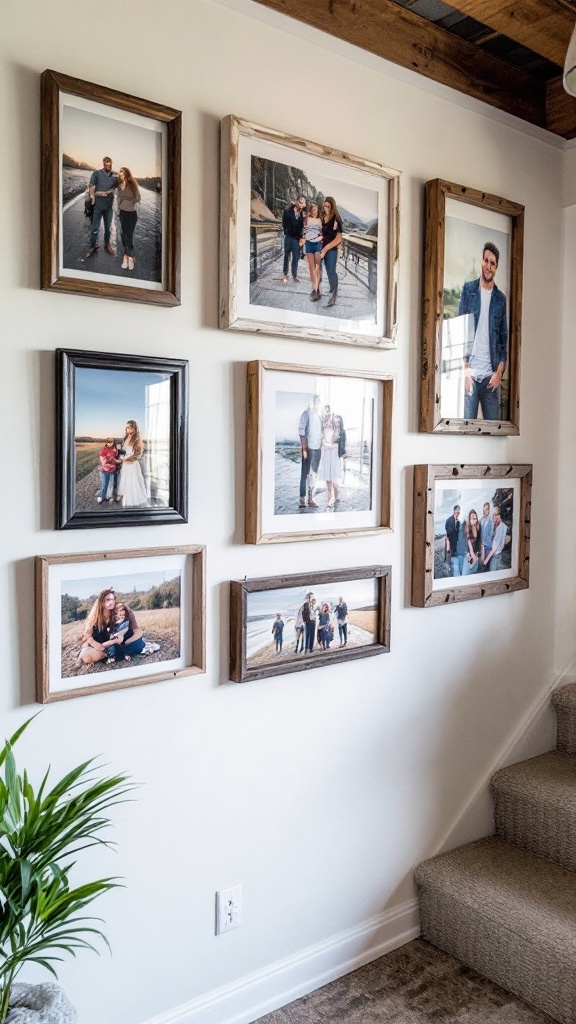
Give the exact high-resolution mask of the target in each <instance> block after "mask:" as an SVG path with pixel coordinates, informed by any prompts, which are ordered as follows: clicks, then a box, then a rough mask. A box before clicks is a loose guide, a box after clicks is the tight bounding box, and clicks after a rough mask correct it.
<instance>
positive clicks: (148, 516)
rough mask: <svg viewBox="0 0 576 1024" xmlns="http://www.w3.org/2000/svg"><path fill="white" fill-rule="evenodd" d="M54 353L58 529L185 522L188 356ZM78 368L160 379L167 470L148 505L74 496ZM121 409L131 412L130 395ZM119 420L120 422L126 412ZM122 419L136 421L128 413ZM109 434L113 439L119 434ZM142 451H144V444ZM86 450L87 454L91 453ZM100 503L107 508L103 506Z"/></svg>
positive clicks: (144, 382)
mask: <svg viewBox="0 0 576 1024" xmlns="http://www.w3.org/2000/svg"><path fill="white" fill-rule="evenodd" d="M55 355H56V529H59V530H82V529H95V528H100V527H118V526H153V525H161V524H164V523H186V522H188V360H186V359H169V358H164V357H161V358H160V357H155V356H134V355H127V354H118V353H109V352H106V353H105V352H85V351H81V350H77V349H56V354H55ZM81 370H93V371H95V373H97V372H101V373H103V374H104V373H113V374H116V373H122V372H124V373H127V374H128V373H129V374H131V375H134V374H136V375H138V374H142V375H143V376H142V387H144V386H147V383H148V381H149V380H154V379H159V380H160V379H162V383H163V384H164V389H163V399H165V397H166V394H169V409H168V411H167V413H166V411H164V413H163V419H164V423H165V424H166V425H167V430H168V435H169V437H168V454H167V456H166V455H165V456H164V459H163V466H164V470H165V471H166V470H167V474H168V481H167V483H164V485H163V489H162V493H163V494H165V495H166V497H165V498H164V499H162V500H158V499H155V498H154V499H153V498H152V497H151V498H150V502H151V503H150V505H149V506H148V505H145V506H137V507H124V506H123V505H122V504H120V503H119V502H118V503H117V502H116V501H114V502H112V503H111V502H110V501H109V500H105V501H104V502H103V503H102V504H97V501H98V499H97V496H96V493H97V492H96V491H94V492H93V496H92V498H90V499H89V500H88V502H86V501H84V502H80V501H79V500H78V482H79V481H78V477H77V454H78V438H77V412H78V409H77V394H78V387H77V375H78V372H79V371H81ZM146 375H147V376H146ZM111 379H114V378H111ZM131 380H134V377H131ZM102 383H103V384H104V383H106V378H103V382H102ZM127 383H128V382H127ZM166 384H167V385H168V387H167V388H166V386H165V385H166ZM102 393H104V392H102ZM119 412H121V413H122V414H125V413H126V412H128V414H129V413H130V402H129V401H128V398H127V401H126V407H125V408H124V409H122V410H119ZM117 418H118V419H119V420H121V421H123V419H124V415H122V416H118V417H117ZM126 418H127V419H129V418H133V419H135V417H133V416H132V417H131V416H130V415H128V416H126ZM110 426H111V428H112V427H113V426H114V424H112V423H111V424H110ZM107 436H108V435H107ZM111 436H112V437H113V438H114V439H115V438H116V437H117V436H118V432H116V434H114V433H113V434H112V435H111ZM101 441H102V437H100V438H95V437H92V438H91V439H90V437H87V436H86V435H84V441H83V442H82V443H83V444H85V445H87V447H89V446H90V445H93V446H95V445H96V444H100V443H101ZM145 442H146V439H145ZM144 452H145V453H146V443H144ZM93 453H94V463H95V465H94V467H93V469H92V470H90V473H94V474H95V473H96V469H97V468H98V459H97V450H96V448H95V447H94V448H93ZM88 454H89V455H90V456H91V454H92V452H89V453H88ZM143 476H144V474H143ZM99 477H100V474H99V472H98V477H96V475H95V477H94V481H93V482H94V485H95V486H96V487H97V485H98V479H99ZM150 493H151V490H150ZM81 504H84V505H86V504H88V506H89V507H80V506H81ZM103 505H104V506H105V507H102V506H103Z"/></svg>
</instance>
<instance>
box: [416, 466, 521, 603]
mask: <svg viewBox="0 0 576 1024" xmlns="http://www.w3.org/2000/svg"><path fill="white" fill-rule="evenodd" d="M497 483H498V481H496V482H494V481H492V482H491V484H490V487H487V486H482V485H481V484H480V482H478V481H474V482H473V486H472V487H467V488H465V487H463V488H462V489H461V490H456V489H455V488H454V487H453V486H446V485H437V490H436V508H435V515H434V579H435V581H438V580H441V581H446V580H448V579H452V578H453V577H462V579H460V580H459V582H460V583H466V582H468V583H472V582H478V581H479V579H478V578H479V576H480V575H481V574H482V575H483V574H487V573H490V574H492V573H504V572H507V573H508V574H510V571H511V569H512V567H513V562H514V561H515V554H514V544H513V540H514V539H515V532H516V524H515V523H514V488H512V487H509V486H508V487H501V486H497ZM484 578H486V577H484ZM489 578H492V577H489Z"/></svg>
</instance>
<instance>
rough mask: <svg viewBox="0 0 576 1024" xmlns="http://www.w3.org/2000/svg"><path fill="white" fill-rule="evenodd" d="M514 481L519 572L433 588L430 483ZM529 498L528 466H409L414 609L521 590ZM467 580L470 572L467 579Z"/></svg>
mask: <svg viewBox="0 0 576 1024" xmlns="http://www.w3.org/2000/svg"><path fill="white" fill-rule="evenodd" d="M458 479H461V480H478V483H479V484H480V483H482V481H489V480H491V479H492V480H501V479H506V480H519V481H520V508H519V509H518V519H517V529H518V531H519V537H518V542H519V543H518V574H517V575H516V576H513V577H507V578H504V579H502V580H490V581H488V580H485V579H483V577H482V575H479V576H475V577H474V580H476V579H478V583H474V584H472V585H466V586H463V585H462V584H460V585H458V583H456V580H457V579H458V578H459V577H454V580H455V584H454V586H453V587H450V588H446V589H442V590H433V589H432V588H433V581H434V511H435V482H436V481H437V480H453V481H457V480H458ZM531 500H532V466H529V465H515V464H511V463H507V464H503V465H492V464H491V465H489V466H488V465H457V466H450V465H437V466H431V465H424V466H414V508H413V525H412V604H413V605H416V606H417V607H418V608H430V607H432V606H433V605H439V604H452V603H454V602H456V601H470V600H474V599H476V598H480V597H490V596H491V595H493V594H508V593H511V592H513V591H516V590H526V589H527V588H528V586H529V581H530V516H531ZM466 578H467V579H468V580H470V579H472V577H471V576H468V577H466Z"/></svg>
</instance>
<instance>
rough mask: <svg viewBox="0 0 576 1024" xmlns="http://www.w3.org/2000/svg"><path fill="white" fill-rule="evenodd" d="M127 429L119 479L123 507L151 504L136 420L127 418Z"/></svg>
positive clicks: (142, 448) (121, 453)
mask: <svg viewBox="0 0 576 1024" xmlns="http://www.w3.org/2000/svg"><path fill="white" fill-rule="evenodd" d="M125 429H126V433H125V436H124V440H123V441H122V448H121V450H120V477H119V479H118V492H119V494H120V495H121V500H122V507H124V506H126V505H131V506H134V505H149V504H150V500H149V497H148V492H147V490H146V484H145V483H144V477H143V476H142V468H141V466H140V459H141V458H142V455H143V453H144V444H143V441H142V438H141V437H140V431H139V429H138V424H137V423H136V420H127V421H126V428H125Z"/></svg>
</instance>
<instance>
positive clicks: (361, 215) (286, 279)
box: [250, 155, 378, 323]
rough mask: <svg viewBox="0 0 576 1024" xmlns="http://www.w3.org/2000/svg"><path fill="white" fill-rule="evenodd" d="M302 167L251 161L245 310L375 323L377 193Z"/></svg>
mask: <svg viewBox="0 0 576 1024" xmlns="http://www.w3.org/2000/svg"><path fill="white" fill-rule="evenodd" d="M302 165H303V166H302V167H294V166H290V165H288V164H284V163H279V162H276V161H274V160H269V159H266V158H264V157H260V156H256V155H253V156H252V162H251V202H250V302H251V303H252V304H254V305H260V306H272V307H276V308H281V309H288V310H296V311H299V312H301V313H306V314H308V313H310V314H312V315H314V316H319V315H322V316H328V317H338V318H343V319H346V320H355V321H369V322H371V323H375V322H376V299H377V280H378V274H377V268H378V193H377V192H376V191H371V190H370V189H367V188H362V187H359V186H358V185H353V184H351V183H349V182H344V181H342V180H337V179H335V178H334V177H330V176H329V175H328V174H326V173H322V171H321V170H320V169H318V167H317V166H316V167H315V168H314V163H313V162H311V161H306V159H305V158H303V160H302ZM306 165H307V169H306V170H305V169H304V167H306Z"/></svg>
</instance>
